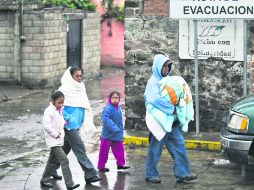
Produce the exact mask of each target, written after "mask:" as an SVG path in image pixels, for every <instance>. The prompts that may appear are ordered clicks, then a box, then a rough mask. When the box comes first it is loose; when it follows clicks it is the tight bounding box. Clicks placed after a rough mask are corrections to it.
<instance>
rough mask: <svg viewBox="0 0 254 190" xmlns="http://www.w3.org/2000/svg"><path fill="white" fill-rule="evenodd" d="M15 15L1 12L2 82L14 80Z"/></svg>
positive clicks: (0, 60) (0, 61) (0, 66)
mask: <svg viewBox="0 0 254 190" xmlns="http://www.w3.org/2000/svg"><path fill="white" fill-rule="evenodd" d="M13 38H14V14H13V12H11V11H0V80H2V81H9V80H11V79H12V78H13V74H14V70H13V58H14V48H13V46H14V44H13Z"/></svg>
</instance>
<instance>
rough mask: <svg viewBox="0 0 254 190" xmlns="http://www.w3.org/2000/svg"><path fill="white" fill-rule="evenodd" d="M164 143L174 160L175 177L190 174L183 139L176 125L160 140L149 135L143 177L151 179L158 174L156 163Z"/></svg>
mask: <svg viewBox="0 0 254 190" xmlns="http://www.w3.org/2000/svg"><path fill="white" fill-rule="evenodd" d="M164 145H165V146H166V148H167V150H168V152H169V153H170V155H171V157H172V159H173V160H174V168H173V170H174V175H175V177H176V179H177V180H178V179H180V178H182V177H185V176H188V175H190V170H189V161H188V157H187V151H186V147H185V141H184V138H183V134H182V131H181V128H180V126H179V125H176V126H174V127H173V128H172V131H171V132H170V133H166V135H165V136H164V137H163V139H162V140H161V141H158V140H157V139H156V138H155V137H154V136H153V135H151V138H150V144H149V147H148V152H147V158H146V174H145V178H146V179H153V178H156V177H158V176H159V172H158V169H157V165H158V162H159V160H160V157H161V153H162V149H163V146H164Z"/></svg>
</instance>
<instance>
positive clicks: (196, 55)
mask: <svg viewBox="0 0 254 190" xmlns="http://www.w3.org/2000/svg"><path fill="white" fill-rule="evenodd" d="M193 23H194V57H195V112H196V134H199V90H198V86H199V85H198V80H199V78H198V31H197V30H198V21H197V20H193Z"/></svg>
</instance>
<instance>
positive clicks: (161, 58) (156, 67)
mask: <svg viewBox="0 0 254 190" xmlns="http://www.w3.org/2000/svg"><path fill="white" fill-rule="evenodd" d="M166 61H170V59H169V58H168V57H166V56H165V55H163V54H157V55H155V56H154V59H153V67H152V71H153V76H154V77H155V78H156V79H157V80H161V79H162V77H163V76H162V75H161V69H162V67H163V65H164V63H165V62H166Z"/></svg>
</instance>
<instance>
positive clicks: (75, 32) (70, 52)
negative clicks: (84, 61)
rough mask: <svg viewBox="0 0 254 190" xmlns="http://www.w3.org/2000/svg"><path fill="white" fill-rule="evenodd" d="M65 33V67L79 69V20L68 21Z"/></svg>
mask: <svg viewBox="0 0 254 190" xmlns="http://www.w3.org/2000/svg"><path fill="white" fill-rule="evenodd" d="M68 25H69V26H68V33H67V42H68V43H67V67H69V66H76V67H79V68H81V20H70V21H69V23H68Z"/></svg>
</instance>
